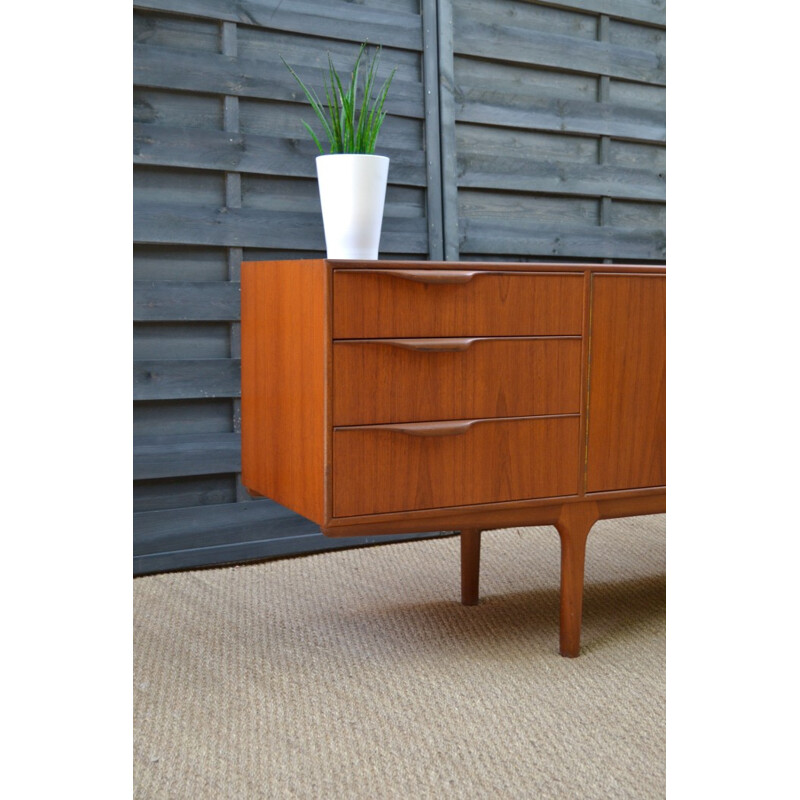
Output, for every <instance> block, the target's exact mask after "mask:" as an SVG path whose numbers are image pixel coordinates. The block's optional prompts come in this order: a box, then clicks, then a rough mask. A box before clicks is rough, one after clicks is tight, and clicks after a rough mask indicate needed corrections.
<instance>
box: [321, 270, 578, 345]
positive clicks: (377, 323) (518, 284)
mask: <svg viewBox="0 0 800 800" xmlns="http://www.w3.org/2000/svg"><path fill="white" fill-rule="evenodd" d="M582 288H583V278H582V276H581V275H572V274H566V275H555V274H534V273H517V272H514V273H510V272H509V273H505V272H502V271H499V270H498V271H495V272H488V271H487V272H480V271H477V272H476V273H475V275H474V277H472V279H471V280H469V281H468V282H466V283H459V284H427V283H420V282H418V281H416V280H403V279H402V278H399V277H397V275H394V274H381V273H380V272H378V271H368V270H367V271H357V270H347V269H336V270H335V271H334V276H333V305H334V311H333V315H334V337H335V338H337V339H358V338H383V337H401V338H402V337H415V336H427V337H438V336H548V335H554V336H557V335H570V334H580V333H581V317H582V300H583V298H582Z"/></svg>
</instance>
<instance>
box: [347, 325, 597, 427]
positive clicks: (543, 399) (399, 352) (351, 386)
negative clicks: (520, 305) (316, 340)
mask: <svg viewBox="0 0 800 800" xmlns="http://www.w3.org/2000/svg"><path fill="white" fill-rule="evenodd" d="M580 387H581V339H580V337H570V338H536V337H499V338H497V337H492V338H484V337H477V338H444V339H352V340H339V341H336V342H334V344H333V425H334V426H341V425H372V424H381V423H391V422H427V421H431V420H450V419H473V418H488V417H517V416H537V415H541V414H574V413H578V412H579V410H580Z"/></svg>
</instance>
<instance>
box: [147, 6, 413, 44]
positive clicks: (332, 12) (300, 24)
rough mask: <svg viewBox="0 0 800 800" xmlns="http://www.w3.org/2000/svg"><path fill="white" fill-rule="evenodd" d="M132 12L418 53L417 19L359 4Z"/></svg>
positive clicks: (165, 8) (163, 8)
mask: <svg viewBox="0 0 800 800" xmlns="http://www.w3.org/2000/svg"><path fill="white" fill-rule="evenodd" d="M133 5H134V8H139V9H142V10H149V11H164V12H168V13H173V14H183V15H188V16H192V17H200V18H205V19H216V20H223V21H227V22H238V23H241V24H243V25H251V26H254V27H259V28H271V29H273V30H279V31H288V32H289V33H301V34H305V35H307V36H320V37H324V38H328V39H342V40H344V41H348V42H355V41H358V42H362V41H364V40H365V39H369V41H370V42H371V43H373V44H382V45H384V46H385V47H398V48H402V49H406V50H422V21H421V19H420V17H419V15H417V14H408V13H404V12H400V11H385V10H383V9H379V8H370V7H369V6H365V5H363V4H360V3H359V4H357V5H355V6H354V5H353V4H351V3H340V2H329V3H325V4H321V3H306V2H302V0H291V2H286V0H258V2H246V0H134V4H133Z"/></svg>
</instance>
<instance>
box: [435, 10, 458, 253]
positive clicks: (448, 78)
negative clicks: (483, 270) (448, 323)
mask: <svg viewBox="0 0 800 800" xmlns="http://www.w3.org/2000/svg"><path fill="white" fill-rule="evenodd" d="M438 8H439V14H438V23H439V119H440V123H439V124H440V148H441V155H442V228H443V236H444V257H445V259H446V260H447V261H458V257H459V241H458V183H457V160H456V103H455V70H454V66H453V61H454V59H453V0H439V3H438Z"/></svg>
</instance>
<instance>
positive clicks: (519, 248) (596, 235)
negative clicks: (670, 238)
mask: <svg viewBox="0 0 800 800" xmlns="http://www.w3.org/2000/svg"><path fill="white" fill-rule="evenodd" d="M459 240H460V250H461V253H462V254H464V255H471V254H475V255H479V254H487V255H488V254H492V255H495V254H496V255H503V254H507V255H522V256H531V257H534V256H559V257H562V256H563V257H575V258H596V259H600V258H615V259H623V258H624V259H642V260H644V261H663V259H664V258H665V254H666V237H665V232H664V230H663V229H658V230H629V229H623V228H618V227H613V226H610V225H604V226H596V227H588V226H587V227H586V228H566V227H559V228H554V227H545V226H542V227H540V226H538V225H536V224H534V223H532V222H530V221H526V220H497V219H491V220H480V219H469V218H462V219H461V220H460V221H459Z"/></svg>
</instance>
